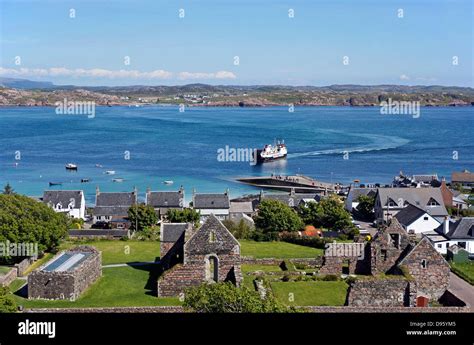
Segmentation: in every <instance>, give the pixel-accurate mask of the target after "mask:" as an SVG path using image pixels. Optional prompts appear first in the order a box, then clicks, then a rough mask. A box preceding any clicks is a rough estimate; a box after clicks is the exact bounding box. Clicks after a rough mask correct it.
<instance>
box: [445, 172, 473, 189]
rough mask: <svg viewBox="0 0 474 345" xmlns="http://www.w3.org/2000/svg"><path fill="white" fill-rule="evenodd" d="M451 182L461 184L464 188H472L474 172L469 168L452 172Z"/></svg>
mask: <svg viewBox="0 0 474 345" xmlns="http://www.w3.org/2000/svg"><path fill="white" fill-rule="evenodd" d="M451 184H460V185H461V186H462V187H463V188H472V187H474V173H472V172H470V171H468V170H463V171H461V172H456V171H455V172H453V173H452V174H451Z"/></svg>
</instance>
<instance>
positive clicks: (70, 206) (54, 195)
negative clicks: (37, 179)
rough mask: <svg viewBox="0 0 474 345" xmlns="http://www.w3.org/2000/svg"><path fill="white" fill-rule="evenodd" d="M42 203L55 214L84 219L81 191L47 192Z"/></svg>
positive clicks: (84, 205)
mask: <svg viewBox="0 0 474 345" xmlns="http://www.w3.org/2000/svg"><path fill="white" fill-rule="evenodd" d="M42 201H43V202H44V203H45V204H47V205H48V206H49V207H51V208H52V209H53V210H54V211H55V212H58V213H65V214H67V215H68V216H69V217H71V218H77V219H84V220H85V219H86V201H85V199H84V192H83V191H82V190H47V191H44V193H43V198H42Z"/></svg>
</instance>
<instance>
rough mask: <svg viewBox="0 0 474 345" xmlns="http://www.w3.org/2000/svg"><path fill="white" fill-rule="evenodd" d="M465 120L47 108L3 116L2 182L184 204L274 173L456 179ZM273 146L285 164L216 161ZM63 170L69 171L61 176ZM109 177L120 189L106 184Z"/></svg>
mask: <svg viewBox="0 0 474 345" xmlns="http://www.w3.org/2000/svg"><path fill="white" fill-rule="evenodd" d="M473 119H474V117H473V109H472V108H468V107H448V108H433V107H426V108H421V114H420V117H418V118H414V117H412V116H411V115H381V114H380V111H379V108H378V107H361V108H359V107H301V108H298V107H297V108H295V111H294V112H289V111H288V108H286V107H268V108H198V107H194V108H187V109H186V110H185V111H184V112H179V109H178V108H177V107H172V106H169V107H166V106H149V107H147V106H145V107H137V108H135V107H133V108H130V107H97V108H96V115H95V118H88V117H87V116H86V115H57V114H56V113H55V108H53V107H8V108H0V129H1V137H0V185H1V186H3V185H5V184H6V183H7V182H9V183H10V184H11V185H12V186H13V188H14V189H15V191H16V192H18V193H22V194H27V195H31V196H39V195H42V193H43V190H46V189H50V187H49V182H61V183H62V186H55V187H51V189H83V190H84V191H85V193H86V199H87V202H88V203H89V204H91V203H93V202H94V196H95V188H96V186H99V187H100V189H101V191H127V190H131V189H132V188H133V187H134V186H136V187H137V188H138V190H139V192H140V193H141V197H142V198H144V193H145V190H146V188H147V187H150V188H151V189H152V190H177V189H178V188H179V186H180V185H183V186H184V188H185V190H186V197H187V200H188V201H189V200H190V197H191V194H192V190H193V189H195V190H196V191H197V192H223V191H224V190H225V189H226V188H229V189H230V192H231V195H232V196H233V197H235V196H239V195H243V194H247V193H255V192H258V190H257V189H255V188H253V187H251V186H246V185H242V184H240V183H237V182H235V178H236V177H240V176H251V175H267V174H271V173H275V174H298V173H299V174H304V175H308V176H311V177H314V178H316V179H319V180H322V181H327V182H331V181H332V182H342V183H350V182H351V181H353V180H354V179H359V180H360V182H361V183H377V182H378V183H390V182H391V180H392V179H393V176H395V175H396V174H398V173H399V171H400V170H402V171H403V172H405V173H407V174H424V173H437V174H438V175H439V176H446V177H448V179H449V177H450V175H451V172H452V171H454V170H461V169H468V170H471V171H474V150H473V148H474V142H473V135H472V133H473ZM275 138H283V139H284V140H285V143H286V145H287V147H288V150H289V155H288V158H287V159H286V160H285V161H277V162H273V163H266V164H264V165H258V166H252V165H251V164H249V163H248V162H235V161H227V162H222V161H218V159H217V157H218V150H219V149H224V148H225V147H226V146H228V147H229V148H249V149H251V148H261V147H262V146H263V145H265V144H267V143H273V142H274V140H275ZM455 151H456V152H457V157H456V152H455ZM344 152H348V156H347V155H346V158H348V159H344ZM16 158H19V159H16ZM127 158H129V159H127ZM456 158H457V159H456ZM69 162H72V163H76V164H77V165H78V166H79V169H78V171H77V172H69V171H66V169H65V167H64V166H65V164H66V163H69ZM15 163H18V164H15ZM96 164H99V165H101V166H102V167H96ZM106 170H115V171H116V174H115V175H106V174H105V171H106ZM117 177H120V178H123V179H124V181H123V182H121V183H118V182H113V181H112V179H113V178H117ZM83 178H88V179H90V183H81V179H83ZM165 180H172V181H174V184H173V185H165V184H164V183H163V181H165Z"/></svg>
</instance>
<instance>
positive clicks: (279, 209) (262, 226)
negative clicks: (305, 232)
mask: <svg viewBox="0 0 474 345" xmlns="http://www.w3.org/2000/svg"><path fill="white" fill-rule="evenodd" d="M254 221H255V226H256V228H257V229H258V230H259V231H260V232H261V233H263V234H269V233H279V232H282V231H298V230H301V229H303V227H304V224H303V221H302V220H301V218H300V217H299V216H298V214H297V213H296V212H295V211H294V210H293V209H292V208H291V207H289V206H288V205H286V204H284V203H282V202H280V201H278V200H272V199H264V200H263V201H262V202H261V203H260V204H259V206H258V214H257V215H256V216H255V217H254Z"/></svg>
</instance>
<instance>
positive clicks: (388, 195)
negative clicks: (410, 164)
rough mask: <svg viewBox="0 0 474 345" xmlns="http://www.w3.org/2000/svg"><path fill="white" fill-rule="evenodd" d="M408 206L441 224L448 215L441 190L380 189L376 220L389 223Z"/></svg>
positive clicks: (377, 196) (429, 188)
mask: <svg viewBox="0 0 474 345" xmlns="http://www.w3.org/2000/svg"><path fill="white" fill-rule="evenodd" d="M408 205H414V206H417V207H419V208H421V209H423V210H424V211H426V212H427V213H428V214H429V215H431V216H432V217H433V218H434V219H436V220H437V221H438V222H439V223H442V222H443V221H444V217H446V216H447V215H448V211H447V210H446V207H445V206H444V201H443V196H442V193H441V189H440V188H431V187H427V188H378V189H377V194H376V196H375V206H374V212H375V219H376V220H377V221H378V222H382V221H387V220H389V219H391V218H392V217H393V216H395V215H396V214H397V213H398V212H400V211H401V210H402V209H404V208H405V207H407V206H408Z"/></svg>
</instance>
